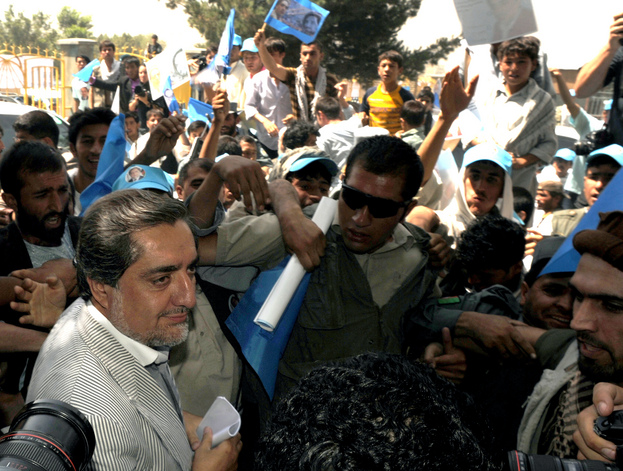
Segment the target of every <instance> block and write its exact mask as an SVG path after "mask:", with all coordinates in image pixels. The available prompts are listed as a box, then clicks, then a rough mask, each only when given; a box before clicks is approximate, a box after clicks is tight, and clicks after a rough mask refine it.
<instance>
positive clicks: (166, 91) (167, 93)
mask: <svg viewBox="0 0 623 471" xmlns="http://www.w3.org/2000/svg"><path fill="white" fill-rule="evenodd" d="M162 96H164V101H166V102H167V106H168V107H169V111H170V112H171V113H173V112H174V111H177V112H178V113H180V104H179V103H178V102H177V99H176V98H175V93H173V88H172V87H171V76H168V77H167V79H166V80H165V81H164V87H163V88H162Z"/></svg>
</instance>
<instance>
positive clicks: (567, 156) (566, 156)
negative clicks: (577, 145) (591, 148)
mask: <svg viewBox="0 0 623 471" xmlns="http://www.w3.org/2000/svg"><path fill="white" fill-rule="evenodd" d="M576 155H577V154H576V153H575V152H573V151H572V150H571V149H567V148H565V147H563V148H562V149H558V151H557V152H556V153H555V154H554V157H558V158H559V159H562V160H566V161H567V162H573V159H575V157H576Z"/></svg>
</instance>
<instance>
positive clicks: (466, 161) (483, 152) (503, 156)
mask: <svg viewBox="0 0 623 471" xmlns="http://www.w3.org/2000/svg"><path fill="white" fill-rule="evenodd" d="M481 160H488V161H489V162H493V163H494V164H497V165H499V166H500V167H502V169H503V170H504V171H505V172H506V173H507V174H509V175H510V174H511V170H512V168H513V158H512V157H511V155H510V154H509V153H508V152H506V151H505V150H504V149H502V148H501V147H500V146H498V145H496V144H491V143H488V142H485V143H484V144H478V145H476V146H474V147H472V148H471V149H469V150H468V151H467V152H465V155H464V156H463V165H462V166H461V168H467V167H468V166H470V165H471V164H473V163H475V162H480V161H481Z"/></svg>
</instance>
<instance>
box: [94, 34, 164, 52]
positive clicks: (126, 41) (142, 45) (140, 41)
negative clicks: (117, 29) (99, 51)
mask: <svg viewBox="0 0 623 471" xmlns="http://www.w3.org/2000/svg"><path fill="white" fill-rule="evenodd" d="M105 39H108V40H110V41H112V42H113V44H114V45H115V48H116V49H117V51H120V50H122V49H123V48H124V47H125V48H127V50H128V52H129V51H130V50H131V49H132V48H134V49H135V52H137V53H138V52H140V53H141V54H142V53H143V52H144V51H145V49H146V48H147V44H148V43H149V40H150V39H151V34H137V35H136V36H133V35H131V34H128V33H123V34H121V35H119V34H115V35H113V36H107V35H105V34H100V35H99V36H98V37H97V42H98V43H100V42H102V41H103V40H105ZM158 42H159V43H160V44H161V45H162V47H163V48H164V47H165V46H166V43H165V42H164V41H158Z"/></svg>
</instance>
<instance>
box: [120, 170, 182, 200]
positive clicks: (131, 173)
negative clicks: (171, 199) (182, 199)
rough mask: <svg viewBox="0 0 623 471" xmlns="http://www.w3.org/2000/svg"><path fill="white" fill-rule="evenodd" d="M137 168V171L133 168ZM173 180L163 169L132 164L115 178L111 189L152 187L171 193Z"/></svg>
mask: <svg viewBox="0 0 623 471" xmlns="http://www.w3.org/2000/svg"><path fill="white" fill-rule="evenodd" d="M134 169H138V171H136V170H134ZM174 185H175V180H173V177H172V176H171V175H169V174H168V173H166V172H165V171H164V170H162V169H159V168H156V167H149V166H147V165H132V166H130V167H128V168H127V169H126V170H125V171H124V172H123V173H122V174H121V175H120V176H119V178H117V180H115V183H114V184H113V186H112V191H117V190H127V189H130V188H132V189H135V190H142V189H152V190H160V191H164V192H166V193H169V194H171V195H172V194H173V188H174Z"/></svg>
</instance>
